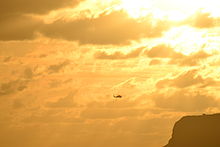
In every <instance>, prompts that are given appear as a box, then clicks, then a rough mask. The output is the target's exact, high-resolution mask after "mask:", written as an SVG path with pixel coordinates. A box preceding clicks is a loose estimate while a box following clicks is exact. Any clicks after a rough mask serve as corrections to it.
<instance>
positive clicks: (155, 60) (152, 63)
mask: <svg viewBox="0 0 220 147" xmlns="http://www.w3.org/2000/svg"><path fill="white" fill-rule="evenodd" d="M162 63H163V62H162V60H159V59H153V60H151V61H150V63H149V65H150V66H153V65H159V64H162Z"/></svg>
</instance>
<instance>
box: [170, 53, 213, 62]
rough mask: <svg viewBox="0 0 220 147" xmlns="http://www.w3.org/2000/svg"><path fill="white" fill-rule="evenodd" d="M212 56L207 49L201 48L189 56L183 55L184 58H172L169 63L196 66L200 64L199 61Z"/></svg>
mask: <svg viewBox="0 0 220 147" xmlns="http://www.w3.org/2000/svg"><path fill="white" fill-rule="evenodd" d="M211 56H212V55H211V54H208V53H206V52H205V51H203V50H200V51H198V52H196V53H192V54H190V55H188V56H183V57H182V58H176V59H171V60H170V62H169V64H178V65H180V66H196V65H199V63H200V62H201V61H202V60H205V59H207V58H208V57H211Z"/></svg>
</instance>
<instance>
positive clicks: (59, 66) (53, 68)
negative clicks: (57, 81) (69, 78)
mask: <svg viewBox="0 0 220 147" xmlns="http://www.w3.org/2000/svg"><path fill="white" fill-rule="evenodd" d="M69 63H70V62H69V61H67V60H66V61H63V62H61V63H59V64H54V65H50V66H49V67H48V72H49V73H50V74H51V73H57V72H59V71H60V70H62V69H63V68H64V67H65V66H67V65H68V64H69Z"/></svg>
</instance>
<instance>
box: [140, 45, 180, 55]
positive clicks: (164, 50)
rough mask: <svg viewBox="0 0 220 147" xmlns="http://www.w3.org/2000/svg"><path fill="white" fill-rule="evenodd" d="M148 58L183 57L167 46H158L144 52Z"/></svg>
mask: <svg viewBox="0 0 220 147" xmlns="http://www.w3.org/2000/svg"><path fill="white" fill-rule="evenodd" d="M144 54H146V55H147V56H148V57H150V58H182V57H183V56H184V55H183V54H181V53H178V52H176V51H174V49H173V48H172V47H170V46H168V45H165V44H160V45H157V46H155V47H152V48H151V49H150V50H146V51H145V52H144Z"/></svg>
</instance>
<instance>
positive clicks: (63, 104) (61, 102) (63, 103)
mask: <svg viewBox="0 0 220 147" xmlns="http://www.w3.org/2000/svg"><path fill="white" fill-rule="evenodd" d="M74 96H75V93H70V94H68V95H67V96H66V97H63V98H60V99H58V100H57V101H55V102H48V103H47V104H46V106H47V107H50V108H68V107H75V106H77V104H76V103H75V102H74Z"/></svg>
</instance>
